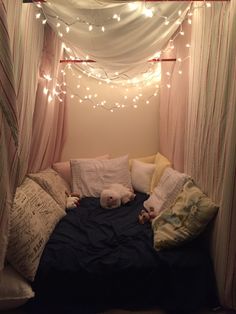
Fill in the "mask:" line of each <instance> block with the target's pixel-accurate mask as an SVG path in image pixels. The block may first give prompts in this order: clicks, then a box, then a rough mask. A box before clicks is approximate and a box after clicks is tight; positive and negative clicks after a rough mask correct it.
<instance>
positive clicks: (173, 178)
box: [143, 167, 190, 215]
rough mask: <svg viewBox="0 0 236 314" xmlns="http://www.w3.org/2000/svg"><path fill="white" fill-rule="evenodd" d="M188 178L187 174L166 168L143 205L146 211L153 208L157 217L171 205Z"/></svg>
mask: <svg viewBox="0 0 236 314" xmlns="http://www.w3.org/2000/svg"><path fill="white" fill-rule="evenodd" d="M189 178H190V177H189V176H188V175H187V174H185V173H181V172H179V171H177V170H174V169H173V168H171V167H167V168H166V169H165V170H164V173H163V175H162V177H161V179H160V181H159V183H158V184H157V186H156V187H155V189H154V190H153V192H152V194H151V195H150V197H149V198H148V199H147V200H146V201H145V202H144V203H143V205H144V207H145V208H146V209H148V210H149V209H150V208H153V209H154V211H155V213H156V215H158V214H159V213H160V212H161V211H162V210H164V209H166V208H168V207H170V206H171V205H172V203H173V202H174V201H175V199H176V197H177V195H178V194H179V193H180V192H181V190H182V188H183V186H184V184H185V183H186V182H187V180H188V179H189Z"/></svg>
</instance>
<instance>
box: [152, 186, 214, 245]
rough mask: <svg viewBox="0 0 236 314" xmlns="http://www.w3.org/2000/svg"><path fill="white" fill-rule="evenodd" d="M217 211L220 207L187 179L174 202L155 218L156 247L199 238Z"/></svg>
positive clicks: (179, 243) (153, 225) (153, 226)
mask: <svg viewBox="0 0 236 314" xmlns="http://www.w3.org/2000/svg"><path fill="white" fill-rule="evenodd" d="M217 211H218V206H217V205H216V204H215V203H214V202H212V200H211V199H210V198H209V197H208V196H206V195H205V194H204V193H203V192H202V191H201V190H200V189H199V188H198V187H197V186H196V185H195V184H194V183H193V181H192V180H188V181H187V183H186V184H185V185H184V188H183V191H182V192H181V193H179V195H178V196H177V198H176V200H175V202H174V204H172V206H171V207H170V208H169V209H166V210H164V211H163V212H161V214H160V215H159V216H158V217H156V218H155V219H154V220H153V222H152V228H153V232H154V248H155V249H156V250H161V249H167V248H172V247H176V246H179V245H181V244H183V243H185V242H187V241H189V240H191V239H194V238H196V237H197V236H198V235H199V234H200V233H201V232H202V231H203V230H204V229H205V228H206V226H207V224H208V223H209V222H210V221H211V220H212V219H213V217H214V216H215V215H216V213H217Z"/></svg>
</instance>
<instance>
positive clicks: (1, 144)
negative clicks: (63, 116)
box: [0, 0, 19, 270]
mask: <svg viewBox="0 0 236 314" xmlns="http://www.w3.org/2000/svg"><path fill="white" fill-rule="evenodd" d="M0 38H1V41H0V191H1V193H0V248H1V249H0V270H2V269H3V267H4V259H5V254H6V249H7V242H8V232H9V231H8V230H9V214H10V209H11V205H12V200H13V196H14V193H15V189H16V184H17V181H18V166H19V162H18V161H19V160H18V154H17V149H18V140H19V133H18V121H17V108H16V93H15V82H14V75H13V67H12V55H11V50H10V40H9V33H8V25H7V15H6V7H5V5H4V2H3V1H2V0H0Z"/></svg>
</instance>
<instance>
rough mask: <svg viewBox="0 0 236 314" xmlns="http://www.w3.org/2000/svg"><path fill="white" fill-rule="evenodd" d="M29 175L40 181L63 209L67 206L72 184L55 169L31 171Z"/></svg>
mask: <svg viewBox="0 0 236 314" xmlns="http://www.w3.org/2000/svg"><path fill="white" fill-rule="evenodd" d="M28 177H29V178H31V179H33V180H34V181H35V182H36V183H38V184H39V185H40V186H41V187H42V188H43V189H44V190H45V191H46V192H47V193H49V194H50V195H51V196H52V197H53V198H54V200H55V201H56V202H57V203H58V204H59V205H60V206H61V208H62V209H64V210H65V208H66V194H65V192H66V191H67V192H70V186H69V185H68V184H67V182H66V181H65V180H64V179H63V178H62V177H61V176H60V175H59V174H58V173H57V172H56V171H55V170H53V169H51V168H48V169H46V170H43V171H40V172H37V173H30V174H28Z"/></svg>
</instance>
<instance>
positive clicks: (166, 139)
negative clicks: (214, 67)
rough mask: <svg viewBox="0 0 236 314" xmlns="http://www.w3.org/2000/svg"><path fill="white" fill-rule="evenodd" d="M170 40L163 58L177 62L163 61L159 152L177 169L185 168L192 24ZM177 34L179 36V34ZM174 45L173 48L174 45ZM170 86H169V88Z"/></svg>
mask: <svg viewBox="0 0 236 314" xmlns="http://www.w3.org/2000/svg"><path fill="white" fill-rule="evenodd" d="M183 32H184V36H183V35H181V34H180V30H178V32H177V34H175V35H174V36H173V38H175V39H174V40H173V41H170V43H169V45H168V46H167V48H166V52H165V53H164V54H162V58H169V59H170V58H176V61H169V62H162V64H161V68H162V70H161V88H160V107H159V135H160V138H159V151H160V153H162V154H163V155H164V156H166V157H167V158H168V159H169V160H171V161H172V165H173V167H174V168H175V169H177V170H179V171H183V169H184V148H185V121H186V117H187V106H188V84H189V83H188V82H189V48H188V47H186V45H188V44H189V42H190V37H191V36H190V34H191V26H190V25H189V24H188V23H187V22H184V23H183V26H182V31H181V33H182V34H183ZM176 35H177V36H176ZM173 45H174V49H173V48H171V47H173ZM168 86H169V87H170V88H169V87H168Z"/></svg>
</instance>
